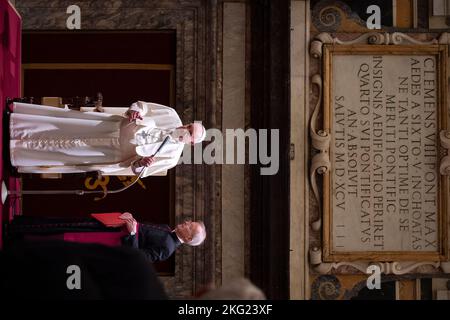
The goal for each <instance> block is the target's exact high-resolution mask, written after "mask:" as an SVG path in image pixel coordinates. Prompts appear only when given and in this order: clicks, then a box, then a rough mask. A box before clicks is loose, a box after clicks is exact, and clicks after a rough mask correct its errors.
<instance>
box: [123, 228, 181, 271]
mask: <svg viewBox="0 0 450 320" xmlns="http://www.w3.org/2000/svg"><path fill="white" fill-rule="evenodd" d="M138 228H139V229H138V233H137V237H136V236H135V235H133V236H132V235H128V236H125V237H123V238H122V244H123V245H124V246H128V247H133V248H136V249H140V250H142V251H143V252H144V254H145V255H146V256H147V258H148V259H149V260H150V261H151V262H156V261H162V260H166V259H167V258H169V257H170V256H171V255H172V254H173V253H174V252H175V250H176V249H177V248H178V247H179V246H180V245H181V242H180V240H179V239H178V237H177V236H176V234H175V233H174V232H171V231H170V228H169V227H168V226H166V225H148V224H141V223H140V224H139V225H138Z"/></svg>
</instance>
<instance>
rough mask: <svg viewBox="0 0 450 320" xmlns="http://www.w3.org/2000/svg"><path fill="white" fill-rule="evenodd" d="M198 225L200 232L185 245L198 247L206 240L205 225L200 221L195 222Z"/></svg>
mask: <svg viewBox="0 0 450 320" xmlns="http://www.w3.org/2000/svg"><path fill="white" fill-rule="evenodd" d="M196 222H197V223H198V224H199V225H200V227H201V228H200V231H198V232H197V233H196V234H195V235H194V237H193V238H192V240H191V241H189V242H186V244H187V245H190V246H193V247H195V246H199V245H201V244H202V243H203V241H205V238H206V227H205V224H204V223H203V222H202V221H196Z"/></svg>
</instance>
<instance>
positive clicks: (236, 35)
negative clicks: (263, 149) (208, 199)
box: [222, 2, 246, 283]
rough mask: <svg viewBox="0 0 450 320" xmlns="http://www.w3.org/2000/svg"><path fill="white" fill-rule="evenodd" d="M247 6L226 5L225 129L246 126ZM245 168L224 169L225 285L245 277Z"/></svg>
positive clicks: (223, 274)
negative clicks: (237, 278)
mask: <svg viewBox="0 0 450 320" xmlns="http://www.w3.org/2000/svg"><path fill="white" fill-rule="evenodd" d="M245 24H246V22H245V3H237V2H224V4H223V107H222V121H223V122H222V128H223V131H225V129H227V128H244V127H245ZM244 209H245V208H244V165H231V164H229V165H223V166H222V283H226V282H227V281H229V280H231V279H233V278H235V277H239V276H244V228H245V220H244Z"/></svg>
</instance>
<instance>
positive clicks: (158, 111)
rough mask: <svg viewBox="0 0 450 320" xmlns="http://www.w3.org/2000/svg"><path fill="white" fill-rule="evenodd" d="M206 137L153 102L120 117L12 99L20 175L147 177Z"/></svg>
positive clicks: (13, 147) (14, 160) (14, 154)
mask: <svg viewBox="0 0 450 320" xmlns="http://www.w3.org/2000/svg"><path fill="white" fill-rule="evenodd" d="M111 109H112V108H111ZM119 109H122V108H119ZM122 110H123V111H125V110H126V109H122ZM205 136H206V130H205V128H204V127H203V126H202V125H201V124H200V123H192V124H189V125H185V126H183V124H182V122H181V120H180V117H179V116H178V114H177V113H176V111H175V110H174V109H172V108H170V107H167V106H163V105H160V104H156V103H147V102H143V101H138V102H135V103H133V104H132V105H131V107H130V108H128V110H126V112H124V113H123V114H121V115H119V114H110V113H99V112H81V111H77V110H70V109H63V108H56V107H50V106H43V105H35V104H27V103H18V102H14V103H13V105H12V113H11V117H10V159H11V164H12V165H13V166H14V167H16V168H17V170H18V172H21V173H77V172H88V171H100V172H101V173H102V174H104V175H137V174H140V173H141V171H142V170H144V172H143V173H142V176H141V177H146V176H149V175H159V174H164V173H165V172H166V171H167V170H168V169H170V168H172V167H174V166H176V165H177V163H178V160H179V158H180V156H181V153H182V152H183V148H184V145H185V144H194V143H199V142H201V141H203V139H204V138H205ZM166 137H169V138H168V141H167V142H166V143H165V144H164V146H163V147H162V148H161V149H160V151H159V152H158V153H157V154H156V155H155V156H153V155H154V154H155V152H156V151H157V150H158V148H159V147H160V146H161V144H162V142H163V141H164V140H165V138H166Z"/></svg>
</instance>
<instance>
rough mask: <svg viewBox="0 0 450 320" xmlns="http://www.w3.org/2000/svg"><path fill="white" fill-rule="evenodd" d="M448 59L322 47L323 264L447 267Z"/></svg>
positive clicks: (428, 52) (395, 49) (441, 49)
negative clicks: (325, 144)
mask: <svg viewBox="0 0 450 320" xmlns="http://www.w3.org/2000/svg"><path fill="white" fill-rule="evenodd" d="M447 59H448V46H447V45H438V44H434V45H366V44H357V45H334V44H324V47H323V60H322V61H323V69H322V72H323V124H324V129H323V130H324V132H327V133H329V135H330V140H329V151H328V152H329V160H330V170H328V171H327V172H326V173H325V174H324V180H323V182H324V183H323V197H322V199H323V200H322V201H323V202H322V206H323V229H322V230H323V259H324V261H355V260H370V261H399V260H403V261H405V260H406V261H442V260H446V259H447V258H448V257H447V256H448V249H447V246H448V245H447V232H448V230H447V216H448V214H449V211H448V210H449V205H448V202H449V197H450V196H449V186H448V184H449V183H448V176H446V175H442V174H441V173H440V162H441V160H442V157H443V155H444V153H443V149H442V147H441V134H447V135H448V131H447V130H448V123H447V122H448V114H447V108H448V106H447V94H448V93H447V90H448V78H447Z"/></svg>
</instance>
